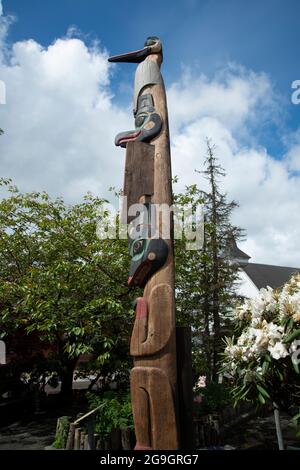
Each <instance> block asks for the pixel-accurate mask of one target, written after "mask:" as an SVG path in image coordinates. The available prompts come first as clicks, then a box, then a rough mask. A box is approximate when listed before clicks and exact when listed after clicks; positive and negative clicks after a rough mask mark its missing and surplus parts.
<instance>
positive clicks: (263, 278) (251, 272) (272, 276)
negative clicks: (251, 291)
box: [242, 263, 300, 289]
mask: <svg viewBox="0 0 300 470" xmlns="http://www.w3.org/2000/svg"><path fill="white" fill-rule="evenodd" d="M242 268H243V270H244V271H245V273H246V274H247V275H248V276H249V278H250V279H251V280H252V282H253V283H254V284H255V285H256V287H257V288H258V289H261V288H262V287H267V286H270V287H273V289H276V288H278V287H282V286H283V284H285V283H286V282H287V281H288V280H289V279H290V277H291V276H292V275H293V274H295V273H299V272H300V268H289V267H285V266H273V265H271V264H258V263H248V264H246V265H244V266H243V267H242Z"/></svg>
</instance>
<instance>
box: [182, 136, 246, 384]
mask: <svg viewBox="0 0 300 470" xmlns="http://www.w3.org/2000/svg"><path fill="white" fill-rule="evenodd" d="M214 152H215V150H214V148H213V147H212V146H211V144H210V142H209V141H207V155H206V159H205V163H204V171H202V172H199V173H203V174H204V177H205V178H206V179H207V180H208V185H209V190H208V192H204V191H203V190H201V189H199V187H198V186H197V185H196V184H193V185H191V186H188V187H186V189H185V192H184V193H182V194H177V195H175V197H174V202H175V204H176V205H177V206H179V207H181V208H183V207H185V206H190V207H191V206H192V207H193V209H194V210H196V209H197V208H198V210H199V208H200V207H201V206H202V207H203V208H204V216H205V223H204V245H203V248H202V249H201V250H187V249H186V239H185V238H183V239H182V240H176V241H175V263H176V272H175V276H176V280H175V282H176V320H177V323H178V324H181V325H191V326H192V327H193V364H194V366H195V372H197V373H198V374H205V375H206V376H207V378H208V381H210V380H211V379H215V378H216V375H217V358H218V354H219V353H220V352H221V350H222V341H221V338H222V337H223V336H224V335H226V334H228V333H229V332H231V330H232V318H231V316H232V315H231V312H232V309H233V307H234V305H235V303H236V301H237V295H236V291H235V283H236V281H237V279H238V268H239V266H238V265H237V264H236V263H232V262H231V261H232V260H231V258H230V247H231V245H232V242H233V240H237V239H238V238H239V237H240V236H241V229H239V228H238V227H236V226H234V225H233V224H231V221H230V218H231V214H232V211H233V210H234V209H235V207H236V206H237V203H236V202H234V201H227V196H226V194H223V193H221V191H220V189H219V179H220V178H223V177H224V176H225V172H224V170H223V169H222V168H221V167H220V165H219V164H218V160H217V158H216V157H215V156H214Z"/></svg>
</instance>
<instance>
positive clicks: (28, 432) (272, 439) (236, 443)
mask: <svg viewBox="0 0 300 470" xmlns="http://www.w3.org/2000/svg"><path fill="white" fill-rule="evenodd" d="M64 414H68V413H66V411H65V410H57V411H55V412H52V413H51V414H49V413H47V414H40V415H33V416H32V417H31V418H27V420H24V421H22V422H17V423H14V424H11V425H10V426H6V427H4V428H0V450H4V449H6V450H30V449H31V450H43V449H44V448H45V446H49V445H51V444H52V443H53V440H54V434H55V428H56V421H57V417H58V416H62V415H64ZM281 422H282V430H283V437H284V441H285V445H286V446H287V445H288V446H296V447H299V448H300V439H296V438H295V432H294V429H293V428H292V427H291V426H290V424H289V419H288V417H287V416H282V418H281ZM222 444H223V445H226V446H227V448H231V449H242V450H263V449H268V450H276V449H277V440H276V430H275V424H274V418H273V415H270V416H267V417H263V418H262V417H255V418H253V419H251V420H250V421H248V422H247V423H243V424H241V425H240V426H237V427H236V428H235V429H234V430H232V431H231V433H229V434H228V435H227V436H226V439H223V442H222Z"/></svg>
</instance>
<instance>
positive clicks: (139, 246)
mask: <svg viewBox="0 0 300 470" xmlns="http://www.w3.org/2000/svg"><path fill="white" fill-rule="evenodd" d="M143 245H144V244H143V241H142V240H137V241H136V242H134V245H133V247H132V251H133V254H134V255H138V254H140V253H141V252H142V251H143Z"/></svg>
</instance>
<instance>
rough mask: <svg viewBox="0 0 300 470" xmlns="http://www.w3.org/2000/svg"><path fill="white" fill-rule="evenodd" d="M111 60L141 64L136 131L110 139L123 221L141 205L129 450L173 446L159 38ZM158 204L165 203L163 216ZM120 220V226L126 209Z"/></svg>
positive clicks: (132, 240)
mask: <svg viewBox="0 0 300 470" xmlns="http://www.w3.org/2000/svg"><path fill="white" fill-rule="evenodd" d="M109 61H110V62H133V63H139V65H138V67H137V69H136V73H135V84H134V118H135V129H134V130H132V131H127V132H122V133H120V134H118V135H117V136H116V139H115V144H116V145H117V146H121V147H126V164H125V178H124V195H125V196H127V207H128V209H129V211H128V212H127V210H126V216H125V218H126V219H127V220H126V221H127V223H132V222H133V216H134V215H135V211H133V213H132V216H130V207H132V204H140V205H143V206H142V207H144V208H145V210H146V211H145V213H146V214H147V219H146V220H145V218H144V219H143V220H144V222H142V223H141V224H140V226H139V229H140V232H139V235H138V236H131V232H130V231H129V252H130V255H131V257H132V261H131V266H130V273H129V279H128V284H129V285H138V286H140V287H144V294H143V297H140V298H138V299H136V303H135V309H136V318H135V323H134V327H133V332H132V338H131V345H130V352H131V355H132V356H133V358H134V367H133V369H132V371H131V379H130V380H131V397H132V406H133V416H134V423H135V433H136V439H137V443H136V447H135V448H136V449H140V450H148V449H155V450H158V449H177V448H178V446H179V442H178V425H177V404H176V402H177V390H176V388H177V371H176V337H175V302H174V255H173V234H172V229H173V223H172V216H171V215H170V214H171V213H170V211H169V210H168V208H170V206H171V205H172V182H171V159H170V141H169V127H168V113H167V104H166V94H165V88H164V83H163V79H162V76H161V73H160V65H161V63H162V45H161V42H160V40H159V39H158V38H156V37H149V38H148V39H147V41H146V43H145V46H144V48H143V49H141V50H138V51H134V52H130V53H128V54H122V55H119V56H113V57H110V58H109ZM157 205H164V209H165V211H164V214H163V216H162V217H161V215H160V214H161V213H160V211H159V210H157V207H158V206H157ZM161 207H162V206H161ZM128 214H129V215H128ZM122 217H123V221H124V211H123V216H122ZM166 222H167V223H168V222H169V223H170V227H171V230H170V235H169V236H168V237H167V236H165V235H164V233H163V230H164V228H163V223H166ZM142 226H143V227H142ZM153 234H155V235H153ZM157 234H158V235H157Z"/></svg>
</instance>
